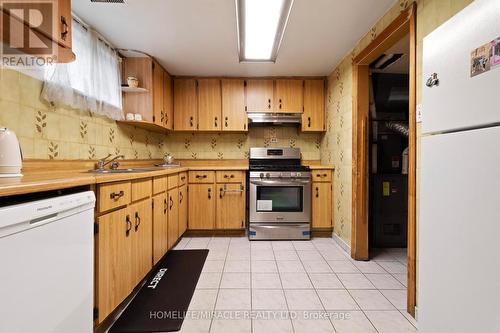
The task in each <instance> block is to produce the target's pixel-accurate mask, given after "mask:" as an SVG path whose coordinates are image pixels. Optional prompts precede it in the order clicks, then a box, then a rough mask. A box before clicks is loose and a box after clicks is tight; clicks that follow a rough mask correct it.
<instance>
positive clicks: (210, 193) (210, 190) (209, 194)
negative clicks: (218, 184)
mask: <svg viewBox="0 0 500 333" xmlns="http://www.w3.org/2000/svg"><path fill="white" fill-rule="evenodd" d="M208 199H209V200H210V199H212V189H211V188H209V189H208Z"/></svg>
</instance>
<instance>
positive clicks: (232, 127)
mask: <svg viewBox="0 0 500 333" xmlns="http://www.w3.org/2000/svg"><path fill="white" fill-rule="evenodd" d="M222 120H223V122H222V130H223V131H247V130H248V125H247V123H248V117H247V113H246V110H245V81H244V80H222Z"/></svg>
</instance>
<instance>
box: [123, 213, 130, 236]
mask: <svg viewBox="0 0 500 333" xmlns="http://www.w3.org/2000/svg"><path fill="white" fill-rule="evenodd" d="M125 223H126V225H127V228H126V229H125V236H127V237H128V235H129V234H130V230H132V221H130V215H127V217H126V218H125Z"/></svg>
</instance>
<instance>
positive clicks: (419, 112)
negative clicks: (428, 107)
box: [416, 104, 422, 123]
mask: <svg viewBox="0 0 500 333" xmlns="http://www.w3.org/2000/svg"><path fill="white" fill-rule="evenodd" d="M416 118H417V119H416V120H417V123H421V122H422V104H417V114H416Z"/></svg>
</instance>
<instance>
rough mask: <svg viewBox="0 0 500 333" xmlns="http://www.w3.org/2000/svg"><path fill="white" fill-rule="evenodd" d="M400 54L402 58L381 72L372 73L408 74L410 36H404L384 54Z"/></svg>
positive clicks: (375, 70)
mask: <svg viewBox="0 0 500 333" xmlns="http://www.w3.org/2000/svg"><path fill="white" fill-rule="evenodd" d="M395 53H402V54H403V56H402V57H401V58H400V59H399V60H398V61H396V62H395V63H393V64H391V65H390V66H389V67H386V68H384V69H382V70H380V69H374V70H372V72H374V73H390V74H408V73H409V72H410V57H409V56H410V35H409V34H406V36H404V37H403V38H401V39H400V40H399V41H398V42H397V43H396V44H394V45H393V46H391V47H390V48H389V49H388V50H387V51H385V52H384V54H395Z"/></svg>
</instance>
